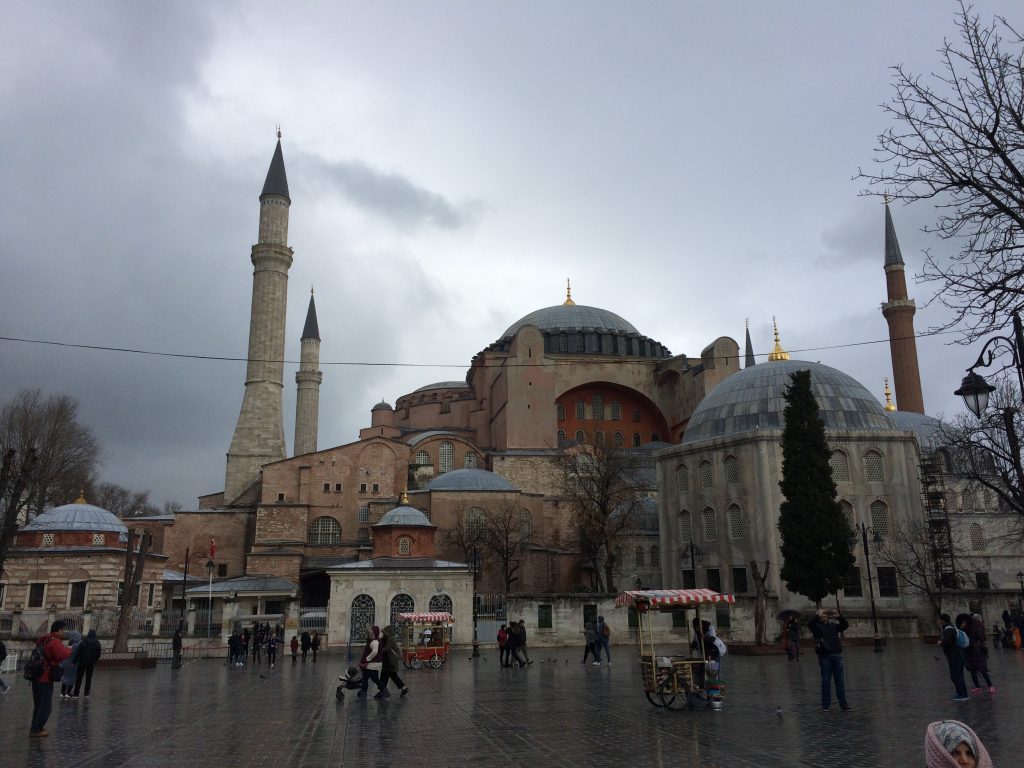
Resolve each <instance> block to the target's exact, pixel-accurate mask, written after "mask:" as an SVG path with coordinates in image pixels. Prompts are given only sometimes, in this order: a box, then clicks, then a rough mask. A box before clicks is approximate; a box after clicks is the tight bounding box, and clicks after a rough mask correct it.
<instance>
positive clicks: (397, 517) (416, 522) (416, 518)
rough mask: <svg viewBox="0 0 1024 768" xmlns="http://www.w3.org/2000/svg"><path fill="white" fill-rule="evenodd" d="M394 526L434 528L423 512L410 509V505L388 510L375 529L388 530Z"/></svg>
mask: <svg viewBox="0 0 1024 768" xmlns="http://www.w3.org/2000/svg"><path fill="white" fill-rule="evenodd" d="M392 525H399V526H404V527H414V526H419V527H422V528H433V527H434V525H433V523H431V522H430V520H429V519H428V518H427V516H426V515H425V514H423V512H421V511H420V510H418V509H416V507H410V506H408V505H402V506H400V507H395V508H394V509H391V510H388V511H387V512H385V513H384V516H383V517H381V519H380V522H378V523H377V524H376V525H375V526H373V527H374V528H378V527H380V528H386V527H389V526H392Z"/></svg>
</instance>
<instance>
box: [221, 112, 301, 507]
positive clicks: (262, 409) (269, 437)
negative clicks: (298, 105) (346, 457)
mask: <svg viewBox="0 0 1024 768" xmlns="http://www.w3.org/2000/svg"><path fill="white" fill-rule="evenodd" d="M291 203H292V201H291V198H290V197H289V196H288V178H287V176H286V175H285V172H284V156H283V155H282V154H281V134H280V131H279V132H278V136H277V148H276V149H275V150H274V157H273V159H272V160H271V161H270V170H269V171H267V180H266V182H265V183H264V185H263V193H262V194H261V195H260V234H259V241H258V242H257V243H256V245H254V246H253V247H252V257H251V258H252V264H253V268H254V269H253V276H252V311H251V314H250V316H249V362H248V365H247V366H246V370H245V395H244V397H243V398H242V410H241V412H240V413H239V414H238V424H237V425H236V426H235V434H234V437H232V438H231V448H230V449H228V462H227V472H226V474H225V478H224V503H225V504H231V503H233V502H234V501H236V500H237V499H238V497H239V496H240V495H241V494H242V492H243V491H245V490H246V489H247V488H248V487H249V486H250V485H252V483H253V482H254V481H255V480H256V479H257V478H259V475H260V469H261V467H262V466H263V465H264V464H269V463H270V462H272V461H280V460H281V459H284V458H286V457H287V451H286V448H285V443H284V419H283V418H282V394H283V390H284V325H285V311H286V309H287V304H288V269H289V267H291V265H292V249H291V248H289V247H288V209H289V207H290V206H291Z"/></svg>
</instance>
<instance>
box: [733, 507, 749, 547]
mask: <svg viewBox="0 0 1024 768" xmlns="http://www.w3.org/2000/svg"><path fill="white" fill-rule="evenodd" d="M729 536H730V538H732V539H734V540H737V541H739V540H742V539H744V538H746V524H745V522H744V520H743V510H742V509H740V506H739V504H730V505H729Z"/></svg>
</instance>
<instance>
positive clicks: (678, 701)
mask: <svg viewBox="0 0 1024 768" xmlns="http://www.w3.org/2000/svg"><path fill="white" fill-rule="evenodd" d="M669 682H670V680H666V681H665V682H664V683H662V685H661V687H662V689H665V688H668V687H669V685H668V684H669ZM679 682H680V686H681V687H682V689H683V690H681V691H680V692H679V693H671V692H669V691H665V692H664V693H661V694H660V696H661V703H662V704H664V705H665V706H666V707H667V708H668V709H671V710H673V711H675V712H679V711H681V710H683V709H686V708H687V707H689V708H690V709H692V708H693V707H692V706H690V689H689V688H687V687H686V683H684V682H683V681H681V680H680V681H679Z"/></svg>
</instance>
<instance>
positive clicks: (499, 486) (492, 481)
mask: <svg viewBox="0 0 1024 768" xmlns="http://www.w3.org/2000/svg"><path fill="white" fill-rule="evenodd" d="M426 490H428V491H518V490H519V489H518V488H516V487H515V486H514V485H512V483H510V482H509V481H508V480H506V479H505V478H504V477H502V476H501V475H496V474H494V473H493V472H488V471H487V470H486V469H453V470H452V471H451V472H445V473H444V474H443V475H438V476H437V477H435V478H434V479H433V480H431V481H430V482H429V483H427V485H426Z"/></svg>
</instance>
